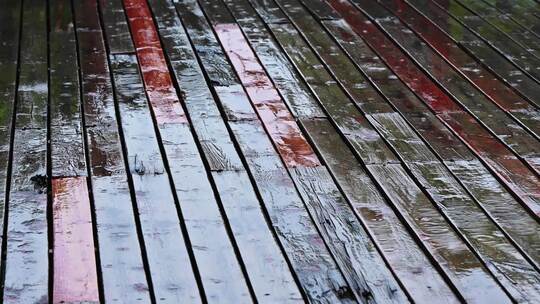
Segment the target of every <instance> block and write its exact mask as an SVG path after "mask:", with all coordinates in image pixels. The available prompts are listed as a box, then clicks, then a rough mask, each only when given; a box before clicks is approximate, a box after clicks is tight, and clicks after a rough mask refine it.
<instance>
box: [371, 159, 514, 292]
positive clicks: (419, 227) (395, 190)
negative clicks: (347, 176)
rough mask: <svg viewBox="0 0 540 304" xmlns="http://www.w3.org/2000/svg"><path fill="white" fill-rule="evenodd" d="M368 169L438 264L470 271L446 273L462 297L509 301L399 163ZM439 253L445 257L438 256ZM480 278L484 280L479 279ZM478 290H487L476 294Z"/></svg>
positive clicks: (372, 166) (374, 166)
mask: <svg viewBox="0 0 540 304" xmlns="http://www.w3.org/2000/svg"><path fill="white" fill-rule="evenodd" d="M368 169H369V170H370V172H371V173H372V174H373V176H374V177H375V178H376V179H377V180H384V181H386V182H385V183H384V184H383V185H382V188H383V191H384V192H385V193H386V195H388V196H389V197H390V199H391V201H392V202H394V204H395V205H394V206H395V208H397V209H398V210H399V211H400V212H401V214H402V215H403V216H404V219H405V221H406V222H407V223H408V224H409V225H410V226H412V227H413V228H414V229H415V231H417V235H418V236H419V238H420V240H421V241H423V245H424V246H426V247H427V248H428V250H429V251H431V252H433V253H436V254H435V255H434V256H435V258H436V260H437V261H438V262H439V263H440V264H441V266H442V267H444V268H447V267H450V268H454V267H455V266H457V265H454V266H451V265H452V264H453V263H456V262H457V263H459V266H458V268H462V269H468V271H470V272H469V273H466V272H461V271H457V272H456V271H450V272H447V273H448V275H449V276H450V277H451V279H452V280H454V281H455V282H456V283H455V284H456V286H457V287H458V289H459V291H460V292H461V293H462V295H463V296H464V297H465V300H467V301H471V302H478V301H480V302H482V301H486V300H488V299H492V300H493V301H506V302H509V301H510V300H509V299H508V298H507V296H506V295H505V294H504V292H503V291H502V290H501V289H500V288H499V287H498V285H496V283H495V281H494V280H493V279H491V276H490V275H489V274H488V271H487V270H486V269H485V268H483V267H481V266H480V264H479V262H478V260H476V258H475V257H474V254H473V253H472V252H471V251H470V250H469V249H468V248H467V247H466V246H465V245H464V244H463V243H462V242H461V240H460V239H459V237H458V236H457V234H456V233H455V232H454V231H453V230H452V229H451V227H450V226H449V225H448V223H446V221H444V220H443V219H442V218H441V215H440V214H439V213H438V212H437V211H436V209H435V208H434V207H433V205H432V204H431V202H429V200H427V198H425V196H423V195H422V194H421V192H420V189H418V188H417V187H416V185H415V184H414V182H413V181H412V180H411V179H410V178H409V177H408V175H407V174H406V173H405V171H404V170H403V169H402V168H401V167H400V166H398V165H393V164H392V165H387V166H380V165H368ZM396 175H397V176H401V179H396ZM437 219H438V220H437ZM420 232H421V233H420ZM441 256H442V257H444V259H441ZM452 256H454V257H456V260H454V259H452V258H451V257H452ZM458 261H459V262H458ZM481 277H483V279H482V280H479V278H481ZM478 284H480V285H478ZM484 284H488V285H489V287H482V285H484ZM480 291H484V292H486V293H484V294H479V292H480Z"/></svg>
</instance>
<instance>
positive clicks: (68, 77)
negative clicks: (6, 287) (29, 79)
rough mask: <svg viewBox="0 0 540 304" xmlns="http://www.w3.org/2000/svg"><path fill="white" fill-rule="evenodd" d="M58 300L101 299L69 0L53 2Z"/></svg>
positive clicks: (53, 157)
mask: <svg viewBox="0 0 540 304" xmlns="http://www.w3.org/2000/svg"><path fill="white" fill-rule="evenodd" d="M49 28H50V32H49V52H50V53H49V60H50V67H51V68H50V72H49V73H50V75H49V77H50V78H49V79H50V90H51V91H50V99H51V100H50V111H51V113H50V117H51V122H50V128H51V130H50V137H51V152H50V153H51V162H52V164H51V166H52V168H51V174H52V177H51V178H52V185H51V186H52V188H51V190H52V207H51V208H52V222H53V223H52V229H53V240H54V243H53V245H52V247H53V283H52V284H53V291H52V293H53V296H52V298H53V302H55V303H60V302H63V303H74V302H89V303H97V302H99V292H98V275H97V271H98V270H97V267H96V256H95V252H94V247H95V246H94V234H93V227H92V214H91V210H90V198H89V192H88V184H87V179H86V177H85V176H86V175H87V171H86V170H87V169H86V158H85V149H84V143H83V134H82V133H83V132H82V117H81V110H82V109H81V96H80V86H79V77H78V76H79V75H78V63H77V45H76V39H75V32H74V27H73V16H72V7H71V3H70V2H69V1H61V0H60V1H50V2H49Z"/></svg>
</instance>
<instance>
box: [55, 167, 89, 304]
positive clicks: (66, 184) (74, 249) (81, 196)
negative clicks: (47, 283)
mask: <svg viewBox="0 0 540 304" xmlns="http://www.w3.org/2000/svg"><path fill="white" fill-rule="evenodd" d="M51 190H52V214H53V233H54V246H53V250H54V251H53V252H54V282H53V302H55V303H81V302H84V303H98V302H99V294H98V283H97V272H96V257H95V254H94V240H93V232H92V218H91V214H90V200H89V198H88V187H87V183H86V178H85V177H63V178H53V180H52V189H51Z"/></svg>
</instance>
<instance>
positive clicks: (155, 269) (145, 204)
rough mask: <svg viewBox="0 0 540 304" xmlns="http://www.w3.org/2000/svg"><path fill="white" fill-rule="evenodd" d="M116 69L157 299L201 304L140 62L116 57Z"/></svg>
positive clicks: (134, 182) (117, 84)
mask: <svg viewBox="0 0 540 304" xmlns="http://www.w3.org/2000/svg"><path fill="white" fill-rule="evenodd" d="M111 65H112V71H113V76H114V83H115V92H116V96H117V100H118V106H119V112H120V117H121V122H122V123H121V127H122V131H123V134H124V136H123V137H124V140H125V145H126V150H127V158H128V163H129V172H130V174H131V175H132V180H133V185H134V188H135V193H136V200H137V206H138V211H139V218H140V220H141V228H142V232H143V235H144V240H145V248H146V252H147V255H148V263H149V268H150V274H151V276H152V283H153V287H154V293H155V294H156V299H160V301H181V300H186V301H187V300H189V301H200V300H199V292H198V287H197V283H196V280H195V276H194V273H193V271H192V265H191V261H190V257H189V253H188V252H189V250H190V249H187V248H186V246H187V244H188V243H186V242H185V240H184V234H183V231H182V229H181V223H180V219H179V217H178V213H177V206H176V200H175V197H174V194H173V191H172V189H171V184H170V181H169V176H168V173H167V172H166V168H165V165H164V160H163V158H162V155H161V152H160V149H159V144H158V140H157V136H156V134H155V130H154V124H153V121H152V116H151V113H150V109H149V107H148V104H147V100H146V96H145V92H144V88H143V83H142V80H141V78H140V76H139V71H138V67H137V60H136V58H135V56H134V55H112V56H111ZM157 219H159V220H157ZM165 244H166V246H165Z"/></svg>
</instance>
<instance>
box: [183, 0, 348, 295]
mask: <svg viewBox="0 0 540 304" xmlns="http://www.w3.org/2000/svg"><path fill="white" fill-rule="evenodd" d="M176 8H177V11H178V13H179V14H180V16H181V17H182V21H183V22H184V24H185V26H186V30H187V32H188V34H189V36H190V39H191V41H192V42H193V44H194V47H195V50H196V52H197V55H198V56H199V58H200V60H201V61H202V63H203V69H204V70H205V72H206V74H207V75H208V77H209V78H210V84H211V85H212V87H213V89H214V91H216V92H221V93H223V92H224V93H227V94H226V95H220V96H218V97H219V98H218V99H217V101H219V102H220V106H221V108H222V109H229V110H230V109H235V108H237V107H236V105H235V106H222V105H221V103H222V102H234V103H237V102H241V103H243V106H242V107H241V109H244V110H247V109H248V108H249V107H247V106H246V105H245V102H247V103H248V105H249V100H248V99H247V97H246V96H245V92H244V91H243V88H242V86H241V85H239V82H238V80H237V79H236V76H235V75H234V70H232V69H231V66H230V65H229V64H228V63H227V61H220V62H219V63H218V62H216V61H215V58H216V57H217V58H226V57H225V55H224V53H223V52H222V51H221V48H220V45H219V43H218V42H217V40H216V38H215V36H214V35H213V32H212V29H211V27H210V26H209V25H208V23H207V22H206V20H204V18H203V15H202V14H201V11H200V8H199V7H198V6H197V4H196V3H195V2H193V1H190V2H183V3H176ZM195 12H199V13H197V14H196V13H195ZM214 55H215V56H214ZM223 71H226V74H223ZM224 84H225V85H224ZM231 97H233V98H231ZM251 111H253V110H251ZM240 114H241V116H242V117H253V118H254V117H256V116H254V115H253V112H252V114H249V113H246V112H244V111H242V112H241V113H240ZM246 114H247V115H246ZM236 116H237V115H235V114H234V113H228V115H227V117H229V118H232V117H236ZM253 118H252V119H250V120H244V119H242V120H239V121H230V122H229V126H230V128H231V129H232V132H233V134H234V138H235V140H236V141H237V143H238V146H239V147H240V150H241V151H242V154H243V156H244V157H245V158H246V161H247V164H248V168H249V172H250V175H251V176H252V178H253V180H254V181H255V186H256V188H257V189H258V191H259V194H260V195H261V198H262V200H263V202H264V207H265V209H266V211H267V212H268V214H269V217H270V221H271V223H272V226H273V228H274V229H275V231H276V234H277V236H278V239H279V240H280V242H281V245H282V246H283V248H284V250H285V252H286V254H287V256H288V258H289V260H290V263H291V266H292V268H293V269H294V270H295V273H296V275H297V277H298V279H299V282H300V284H301V286H302V289H303V290H304V292H305V294H306V296H307V298H308V299H309V301H313V302H317V303H322V302H344V303H351V302H355V301H354V298H353V295H352V293H351V289H350V287H349V286H348V284H347V283H346V281H345V280H344V278H343V276H342V275H341V273H340V272H339V269H338V268H337V265H336V263H335V261H334V260H333V258H332V256H331V254H330V253H329V252H328V249H327V248H326V246H325V244H324V241H323V239H322V238H321V237H320V235H319V234H318V232H317V229H316V227H315V226H314V223H313V222H312V220H311V218H310V216H309V213H308V212H306V209H305V206H304V204H303V202H302V200H301V198H300V196H299V194H298V193H297V191H296V189H295V187H294V184H293V182H292V180H291V179H290V177H289V175H288V174H287V171H286V168H285V167H284V165H283V163H282V162H281V160H280V158H279V155H278V154H277V152H276V151H275V150H274V147H273V146H272V143H271V142H270V141H269V140H268V138H267V135H266V134H265V132H264V129H263V127H262V125H261V124H260V123H259V122H258V120H253ZM254 141H255V142H256V144H254ZM299 252H302V253H303V254H302V255H299V254H298V253H299ZM313 267H315V269H314V268H313Z"/></svg>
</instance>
